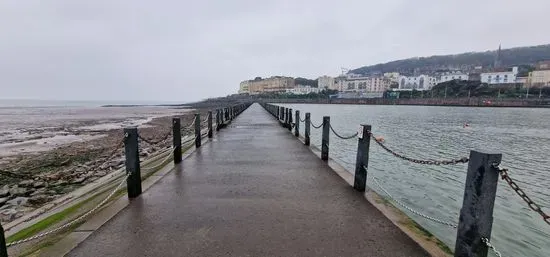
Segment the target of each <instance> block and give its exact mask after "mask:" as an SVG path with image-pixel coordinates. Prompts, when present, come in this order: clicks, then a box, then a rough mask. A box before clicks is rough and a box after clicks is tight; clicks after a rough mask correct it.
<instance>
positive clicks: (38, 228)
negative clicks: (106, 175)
mask: <svg viewBox="0 0 550 257" xmlns="http://www.w3.org/2000/svg"><path fill="white" fill-rule="evenodd" d="M191 147H193V144H191V145H189V146H187V147H182V153H185V152H186V151H187V150H189V149H190V148H191ZM171 161H172V160H171V159H169V160H167V161H165V162H164V165H162V166H161V167H159V168H158V169H156V170H154V171H152V172H149V173H148V174H146V175H145V176H144V177H143V178H142V180H145V179H147V178H148V177H150V176H151V175H153V174H154V173H156V172H157V171H159V170H160V169H162V168H163V166H165V165H166V164H168V163H170V162H171ZM113 187H114V186H113ZM111 189H112V187H111V188H109V189H105V190H103V191H101V192H99V193H97V194H96V195H94V196H92V197H90V198H88V199H86V200H84V201H82V202H80V203H78V204H75V205H73V206H71V207H69V208H67V209H65V210H63V211H60V212H58V213H55V214H53V215H51V216H49V217H47V218H45V219H43V220H41V221H39V222H37V223H35V224H33V225H31V226H29V227H27V228H24V229H22V230H21V231H19V232H17V233H15V234H13V235H11V236H10V237H8V238H7V239H6V241H7V243H11V242H15V241H19V240H22V239H25V238H28V237H31V236H34V235H36V234H38V233H40V232H42V231H44V230H46V229H47V228H49V227H51V226H52V225H55V224H57V223H60V222H61V221H63V220H64V219H65V218H66V217H67V216H69V215H70V214H74V213H75V212H77V211H78V210H79V209H80V208H82V207H83V206H84V205H85V204H87V203H89V202H90V201H92V200H93V199H95V198H97V197H98V196H99V195H101V194H103V193H105V192H107V191H108V190H111ZM124 194H126V189H119V190H118V191H117V192H116V193H115V194H114V195H113V197H112V198H111V199H110V201H112V200H113V199H118V198H119V197H120V196H122V195H124ZM83 222H85V220H83V221H81V222H79V223H78V224H74V225H72V226H70V227H68V228H66V229H65V230H66V231H71V230H72V229H74V228H75V227H77V226H79V225H80V224H82V223H83ZM55 242H56V240H46V241H45V242H42V243H40V244H38V245H37V246H36V247H32V250H31V251H29V252H27V253H26V254H25V255H29V254H32V253H34V252H36V251H37V250H39V249H41V248H44V247H48V246H51V245H53V244H55Z"/></svg>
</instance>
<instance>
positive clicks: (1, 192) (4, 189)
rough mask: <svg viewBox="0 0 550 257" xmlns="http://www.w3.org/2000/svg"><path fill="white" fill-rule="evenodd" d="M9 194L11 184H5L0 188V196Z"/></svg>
mask: <svg viewBox="0 0 550 257" xmlns="http://www.w3.org/2000/svg"><path fill="white" fill-rule="evenodd" d="M8 195H10V186H8V185H5V186H4V187H2V189H0V197H6V196H8Z"/></svg>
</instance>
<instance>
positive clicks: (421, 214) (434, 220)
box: [372, 177, 458, 228]
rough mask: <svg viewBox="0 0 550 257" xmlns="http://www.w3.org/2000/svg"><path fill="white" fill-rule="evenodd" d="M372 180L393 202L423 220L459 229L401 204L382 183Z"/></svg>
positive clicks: (451, 223) (455, 225)
mask: <svg viewBox="0 0 550 257" xmlns="http://www.w3.org/2000/svg"><path fill="white" fill-rule="evenodd" d="M372 180H373V181H374V184H375V185H376V186H377V187H378V188H380V189H381V190H382V191H384V193H385V194H386V195H387V196H388V197H389V198H390V199H391V200H392V201H394V202H395V203H397V204H398V205H400V206H401V207H403V208H405V209H407V210H408V211H410V212H411V213H414V214H416V215H418V216H420V217H422V218H425V219H427V220H430V221H433V222H436V223H439V224H443V225H446V226H449V227H452V228H457V227H458V225H457V224H456V223H453V222H448V221H443V220H441V219H438V218H434V217H431V216H428V215H426V214H423V213H421V212H419V211H417V210H415V209H413V208H411V207H409V206H407V205H406V204H405V203H403V202H401V201H400V200H398V199H397V198H395V197H393V196H392V195H391V194H390V193H389V192H388V190H386V189H385V188H384V187H383V186H382V185H380V183H378V180H377V179H376V178H374V177H373V178H372Z"/></svg>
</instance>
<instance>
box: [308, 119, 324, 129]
mask: <svg viewBox="0 0 550 257" xmlns="http://www.w3.org/2000/svg"><path fill="white" fill-rule="evenodd" d="M309 123H310V124H311V126H312V127H313V128H316V129H318V128H321V127H322V126H323V125H324V124H325V123H324V122H322V123H321V125H319V126H315V124H313V122H311V121H310V122H309Z"/></svg>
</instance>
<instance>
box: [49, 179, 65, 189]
mask: <svg viewBox="0 0 550 257" xmlns="http://www.w3.org/2000/svg"><path fill="white" fill-rule="evenodd" d="M67 184H68V183H67V181H66V180H62V179H60V180H58V181H56V182H55V183H53V184H52V186H54V187H57V186H64V185H67Z"/></svg>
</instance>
